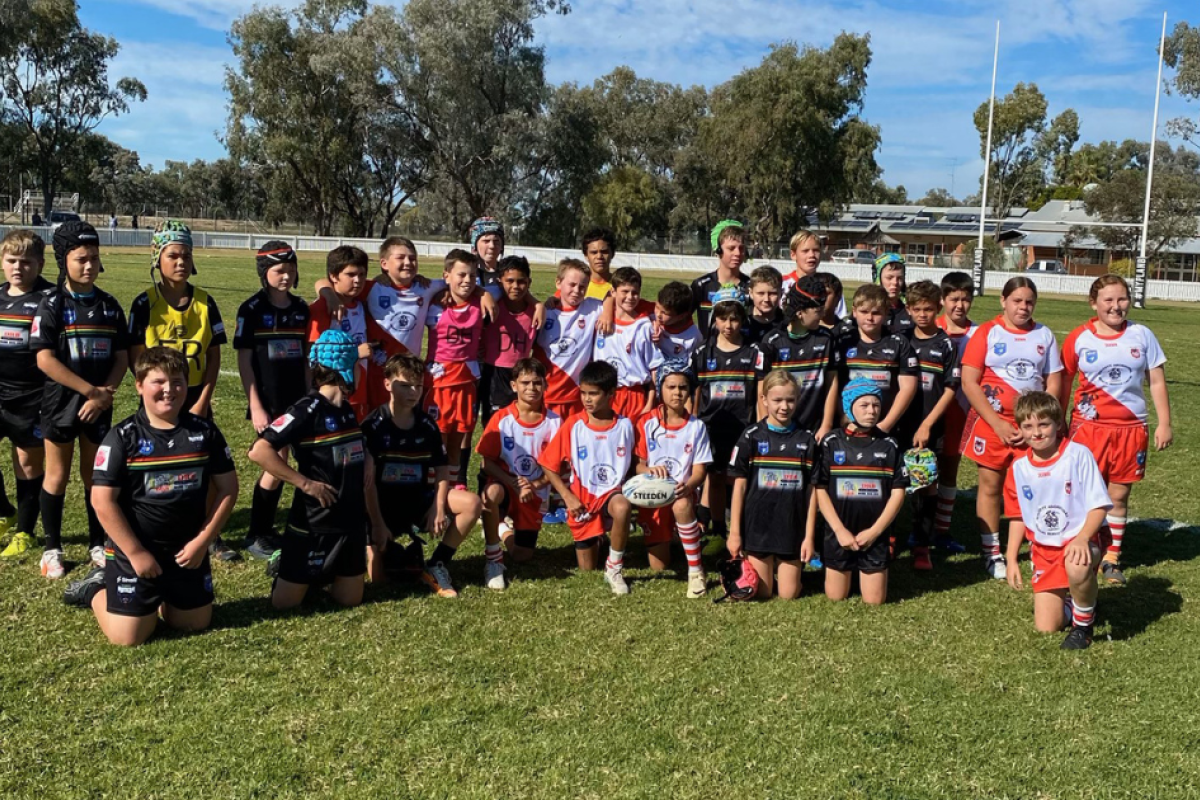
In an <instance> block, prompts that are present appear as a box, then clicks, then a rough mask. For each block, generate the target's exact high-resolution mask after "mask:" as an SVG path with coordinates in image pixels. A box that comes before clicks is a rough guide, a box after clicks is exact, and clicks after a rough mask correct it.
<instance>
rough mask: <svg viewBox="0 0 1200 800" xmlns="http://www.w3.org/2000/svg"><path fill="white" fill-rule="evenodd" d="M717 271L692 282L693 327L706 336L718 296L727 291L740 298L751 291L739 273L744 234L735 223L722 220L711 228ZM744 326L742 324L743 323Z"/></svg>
mask: <svg viewBox="0 0 1200 800" xmlns="http://www.w3.org/2000/svg"><path fill="white" fill-rule="evenodd" d="M709 239H710V242H711V244H712V249H713V253H714V254H715V255H716V256H717V259H718V263H717V268H716V269H715V270H713V271H712V272H709V273H708V274H706V275H701V276H700V277H699V278H696V280H694V281H692V307H693V308H694V309H695V311H696V326H697V327H698V328H700V331H701V332H702V333H703V334H704V335H705V336H707V335H708V332H709V326H710V323H711V322H712V320H711V319H710V317H711V316H712V312H713V309H714V307H715V306H716V304H717V303H718V302H719V301H720V297H719V295H721V296H723V293H727V292H728V291H729V290H730V289H734V290H737V291H738V292H740V293H741V294H742V295H745V294H746V293H747V292H749V291H750V278H749V276H747V275H746V274H745V273H744V272H742V263H743V262H744V261H745V260H746V231H745V229H744V228H742V224H741V223H740V222H738V221H737V220H733V219H724V220H721V221H720V222H718V223H717V224H716V225H714V226H713V229H712V234H711V236H710V237H709ZM743 324H745V323H743Z"/></svg>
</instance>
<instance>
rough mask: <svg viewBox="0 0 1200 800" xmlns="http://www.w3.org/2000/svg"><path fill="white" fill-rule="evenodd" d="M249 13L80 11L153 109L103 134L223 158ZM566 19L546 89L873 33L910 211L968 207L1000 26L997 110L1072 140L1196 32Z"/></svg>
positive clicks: (887, 120) (936, 16)
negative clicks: (1045, 108)
mask: <svg viewBox="0 0 1200 800" xmlns="http://www.w3.org/2000/svg"><path fill="white" fill-rule="evenodd" d="M298 2H299V0H278V3H277V4H279V5H284V6H294V5H298ZM401 2H402V0H397V2H396V4H398V5H399V4H401ZM255 4H256V2H255V0H80V17H81V19H82V21H83V24H84V25H85V26H86V27H88V28H89V29H91V30H94V31H97V32H101V33H104V34H107V35H109V36H112V37H114V38H116V39H117V40H118V41H119V42H120V43H121V52H120V53H119V55H118V56H117V58H116V59H115V62H114V63H113V64H112V65H111V68H110V71H109V75H110V77H111V78H114V79H115V78H117V77H122V76H126V75H129V76H133V77H137V78H139V79H140V80H142V82H143V83H145V85H146V88H147V91H148V93H149V97H148V99H147V101H146V102H145V103H143V104H138V105H137V106H136V108H135V109H134V110H133V111H132V112H131V113H129V114H127V115H124V116H122V117H119V118H115V119H110V120H106V121H105V122H104V123H103V124H102V126H101V128H100V131H101V132H102V133H104V134H105V135H107V136H108V137H110V138H111V139H113V140H114V141H116V142H118V143H119V144H121V145H122V146H124V147H127V148H129V149H132V150H136V151H137V152H138V153H139V154H140V155H141V157H142V162H143V163H149V164H154V165H155V166H161V165H162V163H163V161H164V160H167V159H171V160H184V161H190V160H193V159H196V158H201V159H215V158H220V157H221V156H222V155H224V147H223V146H222V145H221V143H220V141H219V139H218V136H219V135H220V132H221V130H222V129H223V128H224V124H225V116H226V99H225V92H224V88H223V79H224V70H225V65H226V64H228V63H230V62H231V61H232V53H231V51H230V48H229V45H228V42H227V41H226V35H227V31H228V29H229V24H230V22H231V21H232V20H234V19H236V18H237V17H238V16H240V15H242V14H244V13H246V12H248V11H250V10H251V8H252V7H253V6H254V5H255ZM572 7H573V9H572V12H571V13H570V14H569V15H566V16H553V17H550V18H546V19H542V20H540V21H539V23H538V25H537V41H538V43H540V44H542V45H544V46H545V48H546V54H547V79H548V80H549V81H551V82H552V83H561V82H564V81H572V82H576V83H581V84H584V83H590V82H591V81H592V80H594V79H595V78H598V77H600V76H602V75H604V74H606V73H608V72H609V71H611V70H612V69H613V68H615V67H618V66H621V65H627V66H629V67H631V68H633V70H634V71H635V72H636V73H637V74H638V75H639V76H642V77H647V78H653V79H655V80H659V81H668V82H671V83H678V84H681V85H684V86H691V85H695V84H701V85H704V86H706V87H710V88H711V87H712V86H715V85H718V84H720V83H722V82H724V81H726V80H728V79H729V78H731V77H733V76H734V75H736V74H737V73H738V72H740V71H742V70H744V69H746V68H749V67H753V66H755V65H757V64H758V63H759V62H760V61H761V59H762V57H763V55H764V54H765V53H766V52H767V51H768V49H769V47H770V46H771V44H773V43H776V42H781V41H795V42H797V43H799V44H801V45H812V46H814V47H826V46H828V45H829V44H830V43H831V42H832V41H833V39H834V37H836V36H837V34H838V33H840V32H841V31H848V32H852V33H858V34H864V33H865V34H870V36H871V48H872V52H873V58H872V62H871V66H870V69H869V71H868V89H867V94H866V102H865V105H864V108H863V112H862V114H863V117H864V118H865V119H866V120H867V121H868V122H870V123H872V124H874V125H878V126H880V128H881V129H882V138H883V144H882V147H881V148H880V150H879V152H878V153H877V159H878V161H879V163H880V165H881V166H882V167H883V170H884V174H883V178H884V180H885V181H886V182H887V183H888V184H889V185H892V186H895V185H898V184H902V185H904V186H905V188H906V189H907V190H908V194H909V197H910V198H913V199H916V198H919V197H920V196H921V195H922V194H924V193H925V192H926V191H927V190H929V189H932V188H934V187H942V188H945V189H947V190H950V191H952V193H953V194H955V196H957V197H959V198H961V197H964V196H966V195H968V194H971V193H973V192H977V191H978V188H979V177H980V175H981V173H982V165H983V162H982V159H981V156H980V150H981V148H980V145H979V136H978V133H977V132H976V131H975V127H974V124H973V122H972V115H973V113H974V110H975V108H976V107H977V106H978V105H979V104H980V103H981V102H984V101H985V100H987V97H988V93H989V89H990V85H991V67H992V54H993V45H994V41H995V26H996V22H997V20H998V21H999V22H1000V55H999V70H998V76H997V83H996V92H997V95H998V96H1003V95H1004V94H1006V93H1007V92H1009V91H1011V89H1012V88H1013V86H1014V85H1015V84H1017V83H1018V82H1022V81H1024V82H1033V83H1036V84H1037V85H1038V87H1039V88H1040V89H1041V90H1042V92H1043V93H1044V94H1045V95H1046V98H1047V100H1048V102H1049V105H1050V110H1049V115H1050V117H1051V118H1052V117H1053V116H1054V115H1056V114H1058V113H1060V112H1061V111H1063V110H1064V109H1066V108H1074V109H1075V110H1076V111H1077V112H1078V114H1079V117H1080V126H1081V137H1080V139H1081V141H1082V142H1088V141H1091V142H1098V141H1102V140H1105V139H1114V140H1117V141H1120V140H1123V139H1128V138H1136V139H1140V140H1143V141H1145V140H1146V139H1148V138H1149V133H1150V128H1151V123H1152V118H1153V110H1154V86H1155V71H1156V69H1157V59H1156V54H1157V47H1158V39H1159V35H1160V33H1161V30H1162V14H1163V12H1164V11H1165V12H1166V13H1167V15H1168V32H1169V31H1170V29H1171V28H1173V27H1174V25H1175V24H1176V23H1177V22H1180V21H1186V22H1188V23H1190V24H1191V25H1193V26H1195V25H1200V5H1198V4H1197V3H1196V2H1195V0H1154V1H1151V2H1147V1H1146V0H1011V1H1005V0H989V1H987V2H984V1H983V0H958V2H943V0H920V1H919V2H907V1H904V2H902V1H901V0H753V1H751V0H572ZM1169 72H1170V70H1169V69H1168V72H1167V76H1166V77H1169ZM1181 115H1190V116H1191V117H1193V118H1196V117H1200V101H1193V102H1192V103H1191V104H1188V103H1186V102H1184V101H1183V99H1181V98H1179V97H1176V96H1171V95H1167V94H1165V93H1164V95H1163V97H1162V109H1161V111H1160V123H1159V125H1160V126H1159V136H1160V137H1163V136H1165V132H1164V128H1165V123H1166V120H1168V119H1170V118H1172V117H1176V116H1181Z"/></svg>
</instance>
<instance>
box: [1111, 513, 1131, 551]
mask: <svg viewBox="0 0 1200 800" xmlns="http://www.w3.org/2000/svg"><path fill="white" fill-rule="evenodd" d="M1127 519H1128V518H1126V517H1114V516H1113V515H1111V514H1109V515H1108V529H1109V530H1110V531H1112V544H1110V545H1109V546H1108V553H1107V554H1106V556H1107V560H1108V561H1120V560H1121V540H1122V539H1124V538H1125V523H1126V522H1127Z"/></svg>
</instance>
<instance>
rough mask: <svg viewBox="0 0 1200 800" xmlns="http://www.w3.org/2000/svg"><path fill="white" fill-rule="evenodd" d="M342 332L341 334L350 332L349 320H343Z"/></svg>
mask: <svg viewBox="0 0 1200 800" xmlns="http://www.w3.org/2000/svg"><path fill="white" fill-rule="evenodd" d="M342 332H343V333H349V332H350V320H349V319H343V320H342Z"/></svg>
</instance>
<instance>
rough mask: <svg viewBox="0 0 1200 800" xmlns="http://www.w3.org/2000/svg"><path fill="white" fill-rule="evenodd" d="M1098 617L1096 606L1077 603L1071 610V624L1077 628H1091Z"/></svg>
mask: <svg viewBox="0 0 1200 800" xmlns="http://www.w3.org/2000/svg"><path fill="white" fill-rule="evenodd" d="M1095 619H1096V607H1095V606H1080V605H1077V606H1075V607H1074V609H1073V610H1072V611H1071V624H1072V625H1074V626H1075V627H1076V628H1090V627H1091V626H1092V622H1094V621H1095Z"/></svg>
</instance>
